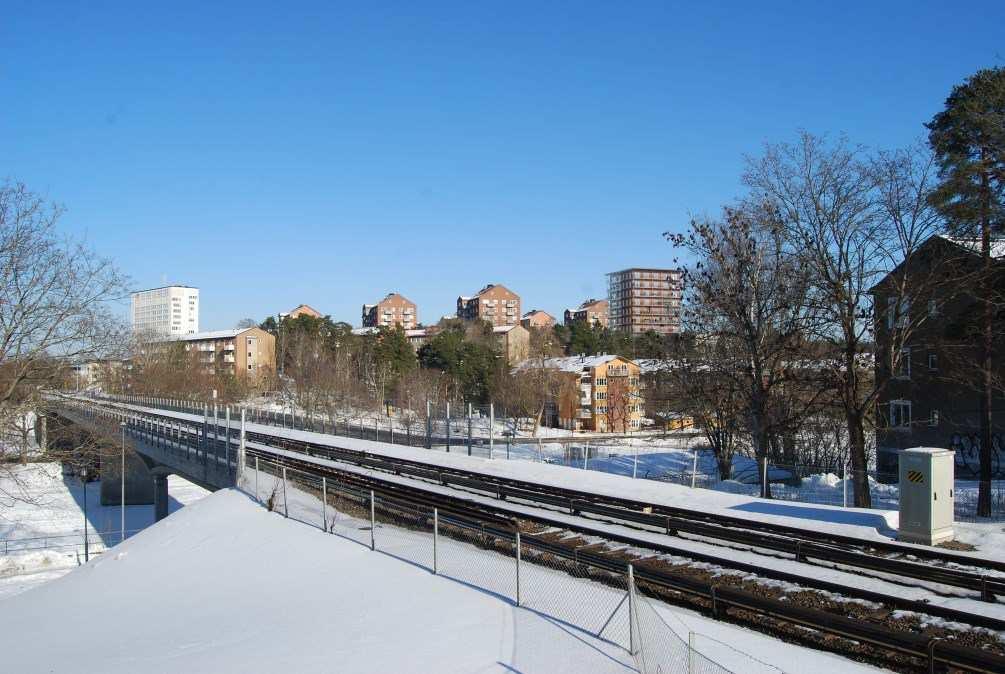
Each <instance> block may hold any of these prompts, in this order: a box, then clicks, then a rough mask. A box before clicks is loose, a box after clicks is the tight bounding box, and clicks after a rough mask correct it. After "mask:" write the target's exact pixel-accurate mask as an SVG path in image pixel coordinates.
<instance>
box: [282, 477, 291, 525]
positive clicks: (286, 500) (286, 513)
mask: <svg viewBox="0 0 1005 674" xmlns="http://www.w3.org/2000/svg"><path fill="white" fill-rule="evenodd" d="M283 515H284V516H285V517H289V516H290V499H289V497H288V496H287V495H286V466H283Z"/></svg>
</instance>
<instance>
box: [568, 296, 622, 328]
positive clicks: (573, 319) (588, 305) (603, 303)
mask: <svg viewBox="0 0 1005 674" xmlns="http://www.w3.org/2000/svg"><path fill="white" fill-rule="evenodd" d="M564 319H565V324H566V325H572V324H573V323H587V324H589V325H590V326H591V327H592V326H594V325H599V326H600V327H602V328H606V327H609V326H610V322H611V321H610V302H608V301H607V300H595V299H588V300H586V301H585V302H583V303H582V304H580V305H579V307H578V308H576V309H566V310H565V316H564Z"/></svg>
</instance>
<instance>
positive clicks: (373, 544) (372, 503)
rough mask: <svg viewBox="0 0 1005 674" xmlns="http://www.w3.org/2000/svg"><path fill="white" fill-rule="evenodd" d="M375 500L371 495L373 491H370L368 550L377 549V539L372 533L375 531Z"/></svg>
mask: <svg viewBox="0 0 1005 674" xmlns="http://www.w3.org/2000/svg"><path fill="white" fill-rule="evenodd" d="M376 502H377V498H376V497H375V496H374V495H373V490H372V489H371V490H370V549H371V550H376V549H377V537H376V536H375V535H374V532H375V531H376V529H377V505H376Z"/></svg>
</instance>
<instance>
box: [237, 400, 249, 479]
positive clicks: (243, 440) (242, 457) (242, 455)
mask: <svg viewBox="0 0 1005 674" xmlns="http://www.w3.org/2000/svg"><path fill="white" fill-rule="evenodd" d="M247 449H248V448H247V430H246V429H245V409H244V408H243V407H242V408H241V437H240V444H239V445H238V449H237V451H238V455H237V479H238V481H240V480H243V479H244V464H245V463H246V462H247V461H248V456H247V454H246V452H247Z"/></svg>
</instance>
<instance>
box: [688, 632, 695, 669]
mask: <svg viewBox="0 0 1005 674" xmlns="http://www.w3.org/2000/svg"><path fill="white" fill-rule="evenodd" d="M687 671H688V674H691V673H692V672H694V632H691V631H689V632H688V633H687Z"/></svg>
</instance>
